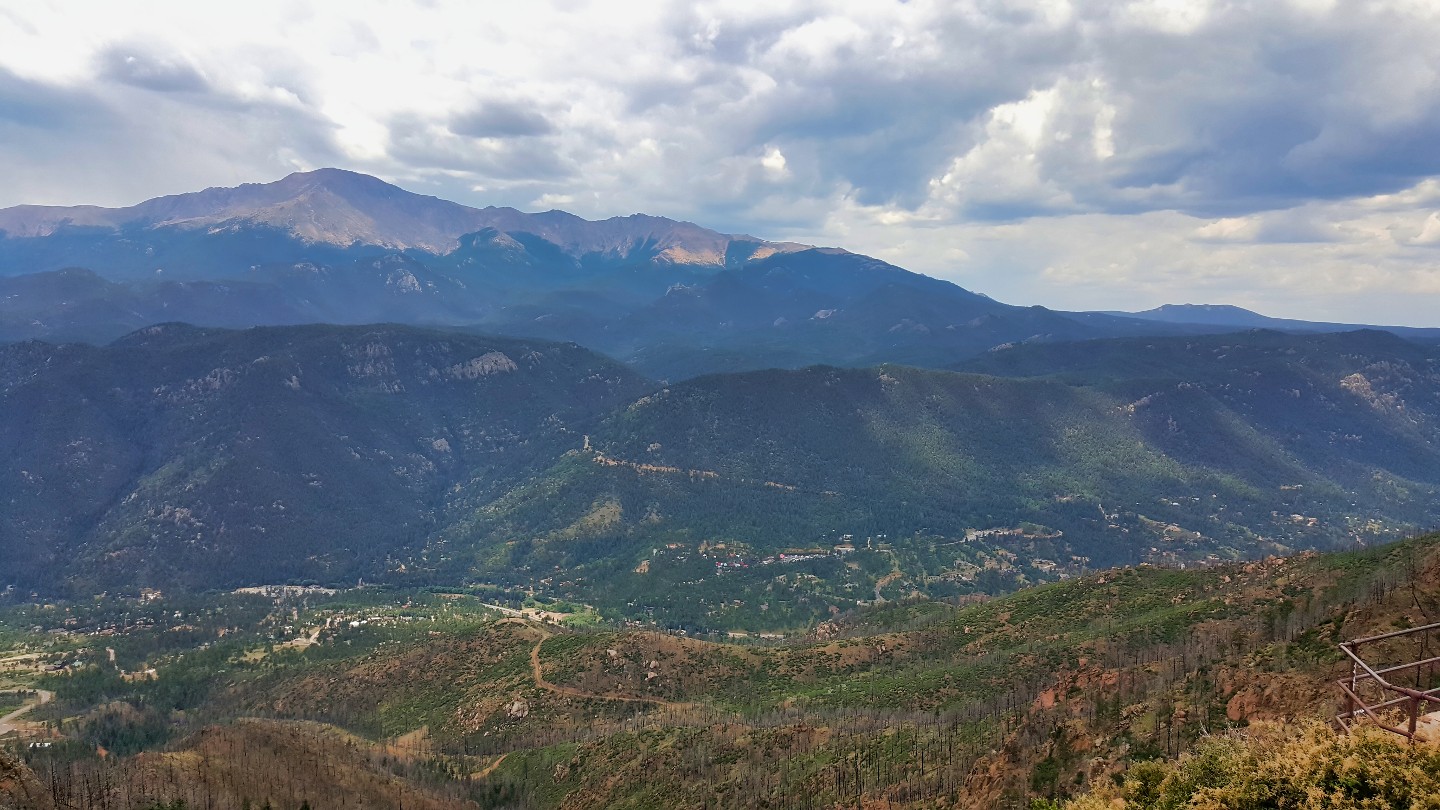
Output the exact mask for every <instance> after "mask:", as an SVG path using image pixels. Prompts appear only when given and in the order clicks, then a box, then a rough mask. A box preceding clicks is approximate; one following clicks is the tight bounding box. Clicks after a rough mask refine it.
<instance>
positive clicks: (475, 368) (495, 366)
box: [445, 352, 519, 380]
mask: <svg viewBox="0 0 1440 810" xmlns="http://www.w3.org/2000/svg"><path fill="white" fill-rule="evenodd" d="M517 368H519V366H517V365H515V361H514V360H511V359H510V358H509V357H506V356H505V355H504V354H502V353H500V352H487V353H485V354H482V355H480V356H479V357H476V358H472V359H470V360H467V361H466V362H464V363H456V364H455V365H453V366H451V367H449V368H447V369H445V374H446V375H448V376H449V377H451V378H452V379H456V380H478V379H480V378H481V377H486V376H489V375H491V374H503V373H505V372H507V371H514V370H516V369H517Z"/></svg>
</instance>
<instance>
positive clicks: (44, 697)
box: [0, 689, 55, 737]
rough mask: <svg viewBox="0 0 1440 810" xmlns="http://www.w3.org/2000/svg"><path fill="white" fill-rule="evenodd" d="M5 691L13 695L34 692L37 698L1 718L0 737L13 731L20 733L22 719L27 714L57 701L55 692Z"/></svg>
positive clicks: (41, 690) (35, 690) (33, 690)
mask: <svg viewBox="0 0 1440 810" xmlns="http://www.w3.org/2000/svg"><path fill="white" fill-rule="evenodd" d="M4 691H5V692H7V693H8V694H12V695H13V694H17V693H20V692H34V693H35V696H34V697H32V698H31V699H30V700H28V701H26V703H25V705H24V706H21V707H20V708H18V709H16V710H15V711H13V712H10V713H9V714H7V715H5V716H4V717H0V737H4V736H5V735H6V734H9V733H10V732H12V731H19V730H20V727H21V723H20V718H21V717H24V716H25V714H26V713H27V712H29V711H30V710H31V709H33V708H35V707H36V706H44V705H45V704H46V703H49V702H50V701H52V700H54V699H55V693H54V692H49V691H46V690H44V689H6V690H4Z"/></svg>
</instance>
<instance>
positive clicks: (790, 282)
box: [0, 169, 1440, 380]
mask: <svg viewBox="0 0 1440 810" xmlns="http://www.w3.org/2000/svg"><path fill="white" fill-rule="evenodd" d="M1258 317H1259V316H1253V317H1251V316H1250V315H1246V314H1245V313H1243V312H1242V311H1238V310H1235V311H1232V310H1229V309H1226V310H1224V311H1220V310H1219V309H1216V308H1200V309H1198V310H1197V309H1195V308H1191V309H1186V310H1184V311H1171V310H1170V309H1168V308H1162V310H1160V311H1155V312H1151V313H1139V314H1136V315H1130V314H1124V313H1071V312H1056V311H1051V310H1047V309H1044V308H1042V307H1021V306H1012V305H1008V304H1003V303H1000V302H997V301H994V300H992V299H990V298H987V297H985V296H982V295H977V294H975V293H973V292H970V291H968V290H965V289H963V288H961V287H959V286H956V285H955V284H952V283H950V282H947V281H941V280H939V279H934V278H929V277H927V276H923V275H920V274H916V273H911V272H908V271H906V270H904V269H902V268H899V267H895V266H893V265H890V264H886V263H885V262H882V261H878V260H876V259H873V258H870V257H866V256H860V255H856V254H853V253H849V252H847V251H844V250H838V249H819V248H811V247H808V246H806V245H799V244H794V243H788V242H767V241H764V240H761V239H757V238H755V237H751V236H743V235H730V234H723V233H719V232H716V231H712V230H708V229H706V228H703V227H700V226H698V225H694V224H691V223H687V222H677V221H674V220H669V219H664V218H661V217H652V216H645V215H640V214H636V215H633V216H628V217H614V218H611V219H606V220H601V221H595V222H592V221H587V220H584V219H581V218H579V217H576V216H574V215H572V214H567V213H565V212H562V211H548V212H544V213H536V214H531V213H523V212H520V211H517V210H514V209H511V208H495V207H487V208H472V207H469V206H464V205H460V204H457V203H453V202H448V201H445V200H440V199H437V198H434V197H429V196H424V195H420V194H414V193H411V192H409V191H405V190H404V189H401V188H398V187H396V186H393V185H390V184H388V183H385V182H383V181H381V180H378V179H376V178H373V177H368V176H366V175H361V174H356V173H353V172H347V171H341V170H337V169H321V170H318V171H313V172H304V173H297V174H292V175H290V176H289V177H286V178H284V179H282V180H279V181H277V182H274V183H268V184H248V185H243V186H239V187H236V188H214V189H207V190H205V191H199V192H194V193H191V194H181V195H176V196H171V197H161V198H157V199H154V200H149V201H147V202H143V203H140V204H138V205H135V206H131V207H128V208H97V207H94V206H78V207H73V208H60V207H43V206H19V207H16V208H9V209H5V210H3V211H0V342H3V341H16V340H25V339H45V340H51V341H69V340H81V341H86V342H91V343H96V344H101V343H105V342H108V341H110V340H113V339H115V338H118V337H120V336H121V335H124V334H126V333H129V332H131V331H134V330H136V329H139V328H141V327H144V326H148V325H150V324H153V323H158V322H164V321H185V322H189V323H195V324H199V325H205V326H219V327H246V326H256V325H287V324H300V323H313V322H323V323H342V324H361V323H375V322H397V323H407V324H413V325H421V326H445V327H457V328H466V329H470V330H472V331H474V332H476V333H480V334H512V335H525V336H533V337H537V338H543V339H549V340H558V341H562V342H563V341H573V342H577V343H580V344H582V345H584V346H587V347H590V348H592V349H595V350H597V351H601V352H604V353H606V354H608V355H610V356H612V357H614V358H616V359H618V360H620V361H622V362H625V363H627V364H630V365H631V366H632V367H634V368H636V369H637V370H639V371H640V372H641V373H643V374H645V375H647V376H650V377H655V378H661V379H672V380H674V379H683V378H686V377H692V376H696V375H699V374H703V373H710V372H724V371H744V370H753V369H760V368H767V367H783V368H800V367H804V366H806V365H811V364H817V363H823V364H831V365H838V366H862V367H863V366H868V365H874V364H879V363H905V364H910V365H919V366H925V367H945V366H949V365H951V364H953V363H956V362H959V361H962V360H964V359H966V358H969V357H973V356H976V355H979V354H983V353H984V352H986V351H988V350H990V349H993V348H995V347H997V346H1005V345H1009V344H1021V343H1036V342H1042V343H1043V342H1063V341H1073V340H1085V339H1096V338H1106V337H1123V336H1135V335H1186V334H1203V333H1215V332H1223V331H1229V330H1231V329H1233V328H1234V327H1235V325H1236V324H1237V323H1240V324H1244V325H1246V326H1249V325H1251V322H1252V321H1253V319H1254V318H1258ZM1262 322H1263V323H1264V324H1265V325H1267V326H1273V327H1275V328H1281V329H1285V330H1287V331H1317V330H1319V331H1336V330H1337V329H1338V327H1336V329H1330V328H1329V326H1326V325H1317V324H1305V323H1303V322H1271V321H1268V320H1264V319H1262ZM1330 326H1334V325H1330ZM1322 327H1323V328H1322ZM1397 331H1400V332H1403V333H1404V334H1405V335H1406V336H1408V337H1414V338H1417V339H1437V340H1440V338H1437V335H1440V332H1437V331H1436V330H1397Z"/></svg>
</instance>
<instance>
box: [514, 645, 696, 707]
mask: <svg viewBox="0 0 1440 810" xmlns="http://www.w3.org/2000/svg"><path fill="white" fill-rule="evenodd" d="M525 626H526V627H528V628H530V629H532V630H536V631H538V632H539V633H540V638H539V639H538V640H536V642H535V646H534V647H531V648H530V677H531V679H532V680H533V681H534V682H535V686H536V687H538V688H540V689H544V690H545V691H547V692H550V693H552V694H556V695H563V696H565V697H572V698H580V699H582V700H611V701H615V702H618V703H647V704H650V705H652V706H660V707H661V708H665V709H676V710H685V709H694V708H696V707H697V704H695V703H687V702H683V701H673V700H665V699H663V698H654V697H640V696H638V695H622V694H620V693H618V692H614V691H607V692H587V691H585V690H584V689H576V688H575V687H573V686H561V685H560V684H556V683H551V682H550V681H548V680H546V679H545V673H544V672H543V671H542V668H541V666H540V646H541V645H542V644H544V643H545V642H546V640H548V639H549V638H550V637H551V636H553V635H554V633H551V632H550V631H549V630H546V629H545V628H543V627H538V626H536V625H533V624H527V625H525Z"/></svg>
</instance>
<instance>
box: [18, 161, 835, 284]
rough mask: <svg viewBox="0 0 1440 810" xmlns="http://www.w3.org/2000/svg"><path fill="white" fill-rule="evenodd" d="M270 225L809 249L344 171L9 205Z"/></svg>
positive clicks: (715, 261) (383, 238) (95, 226)
mask: <svg viewBox="0 0 1440 810" xmlns="http://www.w3.org/2000/svg"><path fill="white" fill-rule="evenodd" d="M253 227H267V228H274V229H278V230H281V231H283V232H286V233H288V234H290V235H291V236H294V237H296V238H298V239H302V240H305V241H307V242H312V243H320V244H327V245H334V246H337V247H349V246H352V245H357V244H360V245H374V246H378V247H384V248H391V249H398V250H407V249H415V250H422V251H425V252H428V253H434V254H443V253H448V252H450V251H452V250H454V249H455V248H457V247H458V246H459V244H460V237H461V236H464V235H465V234H469V233H474V232H476V231H480V230H483V229H486V228H494V229H496V230H499V231H503V232H512V231H518V232H524V233H530V234H535V235H536V236H540V237H541V238H543V239H545V240H547V241H549V242H552V243H554V244H556V245H558V246H560V247H561V248H562V249H564V250H565V251H566V252H568V253H569V254H571V255H572V256H575V257H577V258H578V257H584V256H588V255H600V256H606V257H611V258H615V257H619V258H627V257H630V256H632V255H633V254H636V253H637V252H646V253H648V254H649V258H652V259H654V260H657V261H661V262H669V263H674V264H709V265H719V266H724V265H725V264H726V263H727V260H729V261H734V260H736V259H737V258H738V260H740V261H744V260H747V259H751V258H757V257H762V256H767V255H773V254H775V253H783V252H790V251H794V250H799V249H803V248H805V247H807V246H805V245H798V244H794V243H787V242H766V241H764V240H762V239H757V238H755V237H753V236H745V235H733V234H723V233H719V232H717V231H712V230H709V229H707V228H702V227H700V226H699V225H695V224H693V223H690V222H678V221H676V220H671V219H666V218H664V217H654V216H647V215H643V214H635V215H631V216H628V217H612V218H610V219H606V220H600V221H594V222H592V221H589V220H585V219H582V218H580V217H578V216H575V215H573V214H568V213H565V212H563V211H547V212H545V213H540V214H527V213H524V212H522V211H518V210H516V209H514V208H496V207H486V208H472V207H470V206H467V205H461V204H460V203H455V202H450V201H448V200H442V199H440V198H438V197H432V196H428V195H423V194H416V193H414V192H410V191H406V190H405V189H402V188H400V187H398V186H394V185H391V184H389V183H386V182H385V181H383V180H380V179H378V178H375V177H371V176H369V175H366V174H360V173H358V172H352V171H347V170H344V169H316V170H314V171H310V172H296V173H294V174H291V175H289V176H287V177H285V178H283V179H281V180H277V181H275V182H273V183H246V184H244V185H240V186H236V187H234V188H208V189H205V190H204V191H195V192H190V193H186V194H176V195H172V196H165V197H156V198H154V199H151V200H146V201H145V202H142V203H139V204H137V205H132V206H128V207H124V208H102V207H99V206H93V205H80V206H71V207H65V206H38V205H20V206H15V207H12V208H6V209H0V231H3V232H4V233H5V235H6V236H8V237H10V238H11V239H15V238H36V237H47V236H54V235H57V234H62V233H64V232H66V231H72V232H73V231H76V230H92V231H99V232H102V233H103V232H105V231H125V230H137V229H138V230H156V229H167V228H176V229H198V230H209V231H225V230H239V229H244V228H253Z"/></svg>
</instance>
